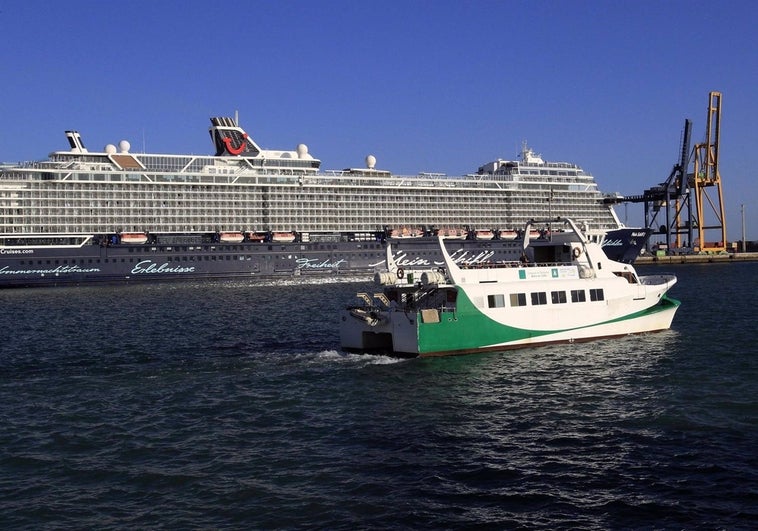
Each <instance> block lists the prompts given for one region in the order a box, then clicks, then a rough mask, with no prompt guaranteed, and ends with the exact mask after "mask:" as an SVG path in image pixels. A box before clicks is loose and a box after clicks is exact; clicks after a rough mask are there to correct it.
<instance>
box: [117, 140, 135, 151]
mask: <svg viewBox="0 0 758 531" xmlns="http://www.w3.org/2000/svg"><path fill="white" fill-rule="evenodd" d="M131 147H132V145H131V144H130V143H129V142H127V141H126V140H122V141H121V142H119V143H118V149H120V150H121V153H129V149H130V148H131Z"/></svg>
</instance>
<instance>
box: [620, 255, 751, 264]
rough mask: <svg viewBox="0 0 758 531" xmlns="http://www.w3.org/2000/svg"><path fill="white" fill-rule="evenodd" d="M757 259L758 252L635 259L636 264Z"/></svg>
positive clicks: (726, 261)
mask: <svg viewBox="0 0 758 531" xmlns="http://www.w3.org/2000/svg"><path fill="white" fill-rule="evenodd" d="M755 261H758V253H723V254H672V255H666V256H650V255H647V256H639V257H637V259H636V260H635V261H634V265H669V264H723V263H730V262H755Z"/></svg>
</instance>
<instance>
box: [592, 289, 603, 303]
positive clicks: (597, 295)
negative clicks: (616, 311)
mask: <svg viewBox="0 0 758 531" xmlns="http://www.w3.org/2000/svg"><path fill="white" fill-rule="evenodd" d="M604 299H605V296H604V295H603V290H602V289H591V290H590V300H591V301H602V300H604Z"/></svg>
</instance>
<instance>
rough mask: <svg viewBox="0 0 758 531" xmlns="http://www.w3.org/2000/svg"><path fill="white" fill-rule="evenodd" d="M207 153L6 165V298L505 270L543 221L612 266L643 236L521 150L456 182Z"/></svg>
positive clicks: (370, 166) (115, 150)
mask: <svg viewBox="0 0 758 531" xmlns="http://www.w3.org/2000/svg"><path fill="white" fill-rule="evenodd" d="M209 132H210V137H211V140H212V142H213V146H214V148H215V153H214V154H213V155H172V154H148V153H136V152H133V151H131V146H130V144H129V142H127V141H124V140H122V141H121V142H119V143H118V145H113V144H109V145H107V146H105V148H104V149H103V151H97V152H95V151H89V150H88V149H87V148H86V147H85V145H84V142H83V140H82V136H81V135H80V134H79V133H78V132H77V131H66V138H67V139H68V144H69V145H68V149H67V150H63V151H55V152H53V153H51V154H50V155H49V156H48V158H47V159H45V160H41V161H36V162H27V163H19V164H3V165H2V166H0V287H31V286H51V285H77V284H91V283H106V282H107V283H117V282H144V281H157V280H163V281H165V280H182V279H204V278H256V277H258V278H272V277H292V276H298V275H321V276H324V275H327V276H335V275H352V274H363V273H373V272H375V271H377V270H379V269H381V268H382V267H383V265H384V260H385V256H384V254H385V253H384V249H385V246H386V242H387V241H388V240H390V241H392V242H393V249H395V253H396V255H395V260H396V262H397V263H398V264H400V265H406V266H420V265H421V266H424V265H429V266H433V265H435V264H442V257H441V256H440V255H439V246H438V245H437V243H436V242H437V239H436V238H434V236H437V235H440V234H441V235H443V236H445V237H447V238H449V240H448V241H449V243H448V245H447V247H448V249H449V250H450V252H451V255H452V256H453V259H454V260H456V261H457V262H458V263H461V264H477V263H483V262H488V261H491V262H495V261H501V260H511V259H513V257H514V256H517V255H518V253H519V252H520V250H521V248H522V241H523V238H524V237H527V238H529V237H533V238H537V237H550V230H551V228H550V227H549V226H546V227H542V228H541V230H540V232H539V233H538V234H533V235H524V234H520V233H519V232H518V231H517V230H516V228H517V227H521V226H524V224H525V223H526V221H528V220H529V219H531V218H533V217H544V216H550V217H553V216H566V217H571V218H573V219H575V220H580V222H582V223H584V224H585V227H589V229H590V231H594V233H595V234H596V235H597V237H598V238H599V239H600V240H601V241H602V242H604V243H605V244H606V247H604V249H605V250H606V253H607V254H609V256H611V255H612V256H613V258H614V259H617V260H618V259H622V260H626V261H629V262H631V261H633V259H634V257H635V256H636V255H637V252H638V251H639V249H640V248H641V247H642V245H644V241H645V239H646V237H647V233H646V231H645V230H642V229H630V228H626V227H623V226H622V225H621V224H620V223H619V220H618V218H617V216H616V214H615V212H614V211H613V208H612V207H611V206H610V205H608V204H605V203H604V201H603V199H604V196H603V194H602V193H601V192H600V191H599V190H598V187H597V183H596V182H595V180H594V178H593V177H592V176H591V175H590V174H589V173H587V172H585V171H583V170H582V169H581V168H580V167H579V166H577V165H575V164H570V163H564V162H546V161H545V160H543V159H542V158H541V157H540V156H539V155H537V154H536V153H535V152H534V151H532V150H531V149H529V148H528V147H527V146H526V145H524V146H523V149H522V152H521V156H520V158H519V159H518V160H500V159H498V160H496V161H494V162H490V163H488V164H485V165H483V166H481V167H479V168H478V169H477V171H476V172H472V173H470V174H467V175H462V176H448V175H444V174H439V173H419V174H417V175H412V176H406V175H396V174H393V173H391V172H389V171H386V170H381V169H378V168H376V159H375V158H374V157H373V156H371V155H369V156H367V157H366V160H365V162H366V164H365V167H362V168H348V169H344V170H322V169H321V161H319V160H318V159H317V158H314V157H313V156H312V155H311V154H310V153H309V151H308V147H307V146H306V145H304V144H300V145H298V146H297V147H296V149H295V150H291V151H287V150H285V151H274V150H267V149H262V148H261V147H260V146H259V145H258V144H256V142H255V141H254V140H253V139H252V138H251V137H250V136H249V135H248V134H247V133H246V132H245V131H244V130H243V129H242V128H241V127H240V126H239V123H238V121H237V120H236V119H234V118H229V117H216V118H211V127H210V129H209Z"/></svg>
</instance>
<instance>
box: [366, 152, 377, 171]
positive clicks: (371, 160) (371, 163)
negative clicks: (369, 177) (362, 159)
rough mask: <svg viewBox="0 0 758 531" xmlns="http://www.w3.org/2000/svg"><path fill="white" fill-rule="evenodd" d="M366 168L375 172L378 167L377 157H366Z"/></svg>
mask: <svg viewBox="0 0 758 531" xmlns="http://www.w3.org/2000/svg"><path fill="white" fill-rule="evenodd" d="M366 167H367V168H368V169H369V170H373V169H374V168H375V167H376V157H375V156H373V155H369V156H367V157H366Z"/></svg>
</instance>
